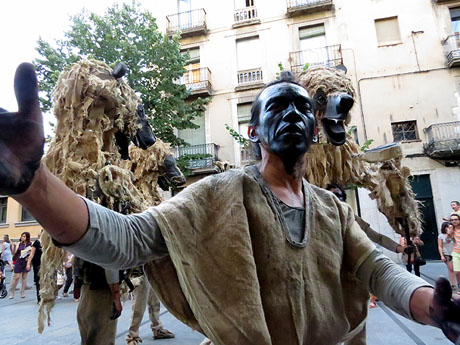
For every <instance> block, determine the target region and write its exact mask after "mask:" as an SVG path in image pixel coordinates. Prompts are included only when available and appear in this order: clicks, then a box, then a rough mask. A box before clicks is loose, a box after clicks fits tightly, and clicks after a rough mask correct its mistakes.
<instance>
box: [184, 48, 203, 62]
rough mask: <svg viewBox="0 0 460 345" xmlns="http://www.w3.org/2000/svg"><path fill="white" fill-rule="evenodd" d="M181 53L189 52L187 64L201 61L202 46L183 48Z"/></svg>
mask: <svg viewBox="0 0 460 345" xmlns="http://www.w3.org/2000/svg"><path fill="white" fill-rule="evenodd" d="M180 53H181V54H182V55H185V54H187V53H188V55H189V58H188V59H187V61H186V63H187V64H194V63H200V47H192V48H187V49H183V50H181V52H180Z"/></svg>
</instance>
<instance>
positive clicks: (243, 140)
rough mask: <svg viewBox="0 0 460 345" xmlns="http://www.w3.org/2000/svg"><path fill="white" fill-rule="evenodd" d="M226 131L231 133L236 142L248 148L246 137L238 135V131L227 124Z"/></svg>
mask: <svg viewBox="0 0 460 345" xmlns="http://www.w3.org/2000/svg"><path fill="white" fill-rule="evenodd" d="M225 129H226V130H227V131H228V132H229V133H230V135H231V136H232V137H233V139H235V140H236V142H237V143H238V144H240V145H241V146H242V147H244V148H246V147H248V145H249V143H248V140H247V139H246V138H245V137H243V136H242V135H241V134H240V133H238V131H235V130H234V129H233V128H232V127H230V126H229V125H228V124H225Z"/></svg>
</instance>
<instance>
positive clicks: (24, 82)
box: [0, 63, 44, 195]
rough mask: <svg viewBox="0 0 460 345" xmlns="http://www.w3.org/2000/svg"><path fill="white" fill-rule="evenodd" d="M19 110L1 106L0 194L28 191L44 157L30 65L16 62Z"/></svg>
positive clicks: (40, 123) (35, 84)
mask: <svg viewBox="0 0 460 345" xmlns="http://www.w3.org/2000/svg"><path fill="white" fill-rule="evenodd" d="M14 90H15V93H16V100H17V102H18V109H19V110H18V112H16V113H10V112H6V111H5V110H4V109H1V108H0V128H1V131H0V194H2V195H14V194H20V193H23V192H25V191H26V190H27V188H28V187H29V186H30V184H31V182H32V179H33V177H34V174H35V171H36V170H37V169H38V167H39V166H40V160H41V158H42V156H43V145H44V135H43V119H42V115H41V112H40V107H39V102H38V82H37V77H36V75H35V70H34V68H33V66H32V65H31V64H29V63H23V64H21V65H19V67H18V68H17V70H16V75H15V77H14Z"/></svg>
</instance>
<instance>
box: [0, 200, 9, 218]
mask: <svg viewBox="0 0 460 345" xmlns="http://www.w3.org/2000/svg"><path fill="white" fill-rule="evenodd" d="M7 204H8V197H6V196H2V197H0V223H6V210H7Z"/></svg>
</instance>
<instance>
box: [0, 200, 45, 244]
mask: <svg viewBox="0 0 460 345" xmlns="http://www.w3.org/2000/svg"><path fill="white" fill-rule="evenodd" d="M21 211H22V206H21V205H20V204H19V203H18V202H16V201H15V200H14V199H12V198H8V203H7V211H6V223H0V240H3V236H4V235H9V237H10V240H19V238H20V237H21V234H22V233H23V232H25V231H28V232H29V233H30V237H31V238H37V235H38V233H39V232H40V230H41V229H42V228H41V226H40V225H39V224H38V223H37V222H36V221H25V222H23V221H21Z"/></svg>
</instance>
